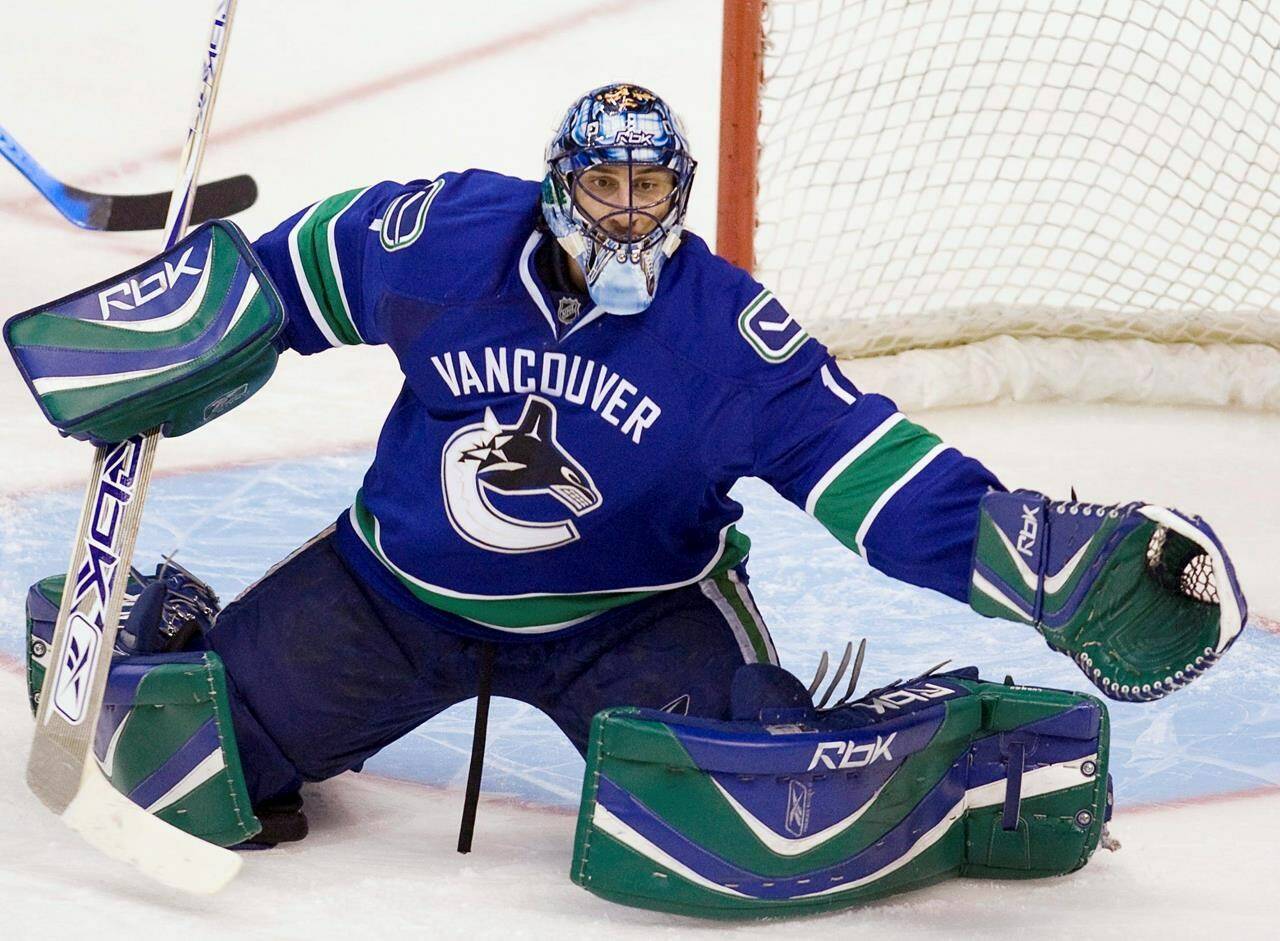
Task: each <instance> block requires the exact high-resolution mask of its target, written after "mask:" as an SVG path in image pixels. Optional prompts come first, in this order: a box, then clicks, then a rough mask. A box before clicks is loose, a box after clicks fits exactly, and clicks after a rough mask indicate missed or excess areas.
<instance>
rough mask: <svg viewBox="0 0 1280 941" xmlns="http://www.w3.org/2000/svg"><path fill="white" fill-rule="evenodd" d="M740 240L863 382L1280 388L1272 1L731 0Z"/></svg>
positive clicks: (1235, 394) (917, 389)
mask: <svg viewBox="0 0 1280 941" xmlns="http://www.w3.org/2000/svg"><path fill="white" fill-rule="evenodd" d="M722 97H723V106H722V107H723V110H722V128H721V180H720V205H719V220H718V226H719V229H718V248H719V249H720V250H721V253H722V254H726V255H727V256H729V257H730V258H731V259H732V260H734V261H736V262H738V263H739V264H744V265H746V266H748V267H752V266H753V267H754V270H755V272H756V274H757V277H759V278H760V279H761V280H762V281H764V282H765V283H766V284H768V285H769V286H770V287H772V288H773V290H774V291H775V293H776V294H777V295H778V297H779V298H780V299H781V300H782V301H783V303H784V304H786V305H787V306H788V308H789V309H790V310H791V311H792V312H793V313H794V314H796V316H797V317H798V319H799V320H800V321H801V322H802V323H804V324H805V326H806V327H808V329H809V330H810V332H812V333H814V334H815V335H817V336H818V337H819V338H820V339H822V340H823V341H824V342H826V343H827V344H828V346H829V347H830V348H831V349H832V351H833V352H834V353H835V354H836V355H837V356H839V357H841V359H842V361H851V362H847V363H846V368H847V370H848V371H849V373H850V375H852V376H853V377H854V379H855V381H857V382H858V383H859V384H861V385H863V386H865V387H867V388H882V389H884V390H886V391H888V392H889V393H890V394H893V395H895V397H897V398H898V399H899V401H900V404H902V405H904V406H906V407H922V406H932V405H954V404H964V403H967V402H981V401H992V400H997V399H1001V398H1013V399H1067V400H1074V401H1081V400H1104V399H1105V400H1121V401H1143V402H1162V403H1196V404H1219V405H1221V404H1234V405H1243V406H1246V407H1252V408H1266V409H1280V176H1278V174H1280V18H1278V17H1277V14H1276V13H1275V12H1270V11H1269V9H1268V4H1267V3H1266V2H1265V0H1259V2H1256V3H1250V2H1232V0H1212V2H1206V0H1128V2H1118V0H1094V2H1090V0H868V2H851V0H767V2H761V0H727V2H726V5H725V58H724V83H723V88H722Z"/></svg>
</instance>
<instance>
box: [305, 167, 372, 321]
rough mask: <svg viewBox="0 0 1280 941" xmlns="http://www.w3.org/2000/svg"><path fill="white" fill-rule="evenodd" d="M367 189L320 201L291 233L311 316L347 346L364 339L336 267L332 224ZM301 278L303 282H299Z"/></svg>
mask: <svg viewBox="0 0 1280 941" xmlns="http://www.w3.org/2000/svg"><path fill="white" fill-rule="evenodd" d="M367 191H368V187H365V188H363V189H353V190H347V191H346V192H345V193H339V194H337V195H336V196H330V197H329V198H328V199H325V200H322V201H321V202H320V203H318V204H317V205H316V206H315V208H314V209H313V210H312V211H311V212H310V213H308V214H307V217H306V218H305V219H304V220H303V221H302V222H301V224H299V226H298V227H297V228H296V229H295V230H294V232H293V236H292V237H293V238H294V239H295V242H296V245H295V247H296V250H297V259H296V260H297V261H298V262H299V263H301V266H302V272H301V275H300V276H299V285H298V287H299V288H301V289H302V291H303V296H304V299H306V300H307V301H308V306H310V301H311V300H312V299H314V301H315V308H316V310H313V311H312V316H313V317H314V316H315V313H316V311H318V312H319V314H320V315H321V316H322V317H323V318H324V322H325V325H326V326H328V328H329V330H330V331H332V334H333V337H334V338H336V339H337V340H338V342H339V343H343V344H348V345H351V344H358V343H363V342H364V339H363V338H362V337H361V336H360V331H359V330H358V329H357V328H356V324H355V319H354V318H353V317H352V314H351V307H350V304H349V302H348V300H347V296H346V292H345V290H344V285H343V282H342V274H341V271H340V269H339V268H338V260H337V251H336V248H335V243H334V233H335V231H336V230H335V228H334V227H335V226H336V225H337V223H338V219H339V218H340V217H341V216H342V214H343V213H344V212H346V210H347V209H349V208H350V207H351V206H352V205H353V204H354V203H355V202H356V200H358V199H359V198H360V197H361V196H362V195H363V194H364V193H366V192H367ZM295 274H298V272H296V271H295ZM304 279H305V282H306V283H305V284H303V283H302V281H303V280H304ZM308 294H310V297H307V295H308ZM317 326H319V324H317ZM321 332H324V331H323V330H322V331H321Z"/></svg>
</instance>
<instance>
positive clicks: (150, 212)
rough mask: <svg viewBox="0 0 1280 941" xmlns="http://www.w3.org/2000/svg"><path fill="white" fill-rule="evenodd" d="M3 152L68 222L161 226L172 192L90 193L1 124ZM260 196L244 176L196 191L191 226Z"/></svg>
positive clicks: (105, 227)
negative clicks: (42, 162)
mask: <svg viewBox="0 0 1280 941" xmlns="http://www.w3.org/2000/svg"><path fill="white" fill-rule="evenodd" d="M0 154H3V155H4V157H5V159H6V160H8V161H9V162H10V163H11V164H13V165H14V166H15V167H17V169H18V172H19V173H21V174H22V175H23V176H25V177H26V178H27V179H28V180H30V181H31V185H32V186H34V187H35V188H36V189H38V190H39V191H40V193H41V195H43V196H44V198H45V199H47V200H49V202H50V203H52V204H53V207H54V208H55V209H57V210H58V212H60V213H62V215H63V216H64V217H65V218H66V219H67V221H68V222H71V223H74V224H75V225H78V226H79V227H80V228H82V229H94V230H97V231H104V232H139V231H145V230H152V229H163V228H164V227H165V217H166V215H167V213H168V211H169V202H170V200H171V199H172V198H173V193H140V194H129V195H120V196H111V195H107V194H105V193H90V192H88V191H87V190H82V189H79V188H77V187H74V186H70V185H69V184H67V183H63V182H62V181H61V180H59V179H56V178H55V177H54V176H53V175H52V174H51V173H49V171H48V170H46V169H45V168H44V167H42V166H40V164H39V163H38V162H37V161H36V159H35V158H34V157H32V156H31V154H30V152H29V151H28V150H27V149H26V148H25V147H23V146H22V145H21V144H19V143H18V142H17V141H16V140H14V138H13V135H11V134H10V133H9V132H8V131H6V130H5V129H4V128H3V127H0ZM257 198H258V185H257V183H255V182H254V180H253V177H251V176H248V175H246V174H241V175H239V176H232V177H227V178H226V179H225V180H216V181H215V182H213V183H207V184H205V185H204V186H200V187H198V188H197V189H196V196H195V204H194V206H193V208H192V211H191V224H192V225H198V224H199V223H201V222H205V221H207V220H209V219H222V218H225V217H226V216H230V215H233V214H234V213H237V212H240V211H241V210H242V209H248V208H249V207H250V206H252V205H253V203H254V201H255V200H256V199H257Z"/></svg>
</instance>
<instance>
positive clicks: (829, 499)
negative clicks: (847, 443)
mask: <svg viewBox="0 0 1280 941" xmlns="http://www.w3.org/2000/svg"><path fill="white" fill-rule="evenodd" d="M942 447H943V446H942V442H941V441H940V440H939V438H938V436H937V435H935V434H933V433H932V432H929V431H927V430H926V429H924V428H922V427H920V426H919V425H917V424H915V423H914V422H909V421H906V420H898V421H896V422H894V423H893V424H892V425H890V426H889V427H888V429H887V430H886V431H885V432H884V433H883V434H882V435H881V436H880V437H879V439H878V440H876V441H875V442H874V443H873V444H872V445H871V446H870V447H868V448H866V449H865V450H863V451H862V452H861V453H860V454H858V455H857V457H855V458H854V460H852V461H851V462H849V464H848V465H847V466H846V467H845V468H844V470H842V471H841V472H840V473H839V474H838V475H837V476H836V477H835V478H834V479H832V480H831V481H830V482H829V483H828V484H827V485H826V488H825V489H824V490H823V491H822V492H821V493H819V494H817V495H816V499H815V498H813V497H811V498H810V501H809V503H810V505H811V506H812V507H813V510H812V513H813V516H814V517H815V518H816V519H817V520H818V522H820V523H822V525H823V526H825V527H826V528H827V529H828V530H829V531H830V532H831V534H832V535H834V536H835V537H836V538H837V539H839V540H840V542H842V543H843V544H844V545H846V546H848V547H849V548H850V549H852V550H854V551H855V552H858V553H860V554H861V553H862V541H863V539H864V538H865V536H866V532H867V530H868V529H869V527H870V524H871V523H872V522H874V518H875V515H877V514H878V513H879V511H880V510H881V508H882V507H883V504H884V502H887V500H886V501H882V500H881V498H882V497H885V496H886V495H889V496H891V495H892V493H893V492H896V490H897V489H898V488H899V487H901V486H902V484H904V483H906V481H907V480H910V479H911V478H912V477H914V476H915V475H916V474H918V473H919V472H920V471H921V470H923V469H924V467H925V466H927V464H928V462H929V461H931V460H932V459H933V458H934V457H936V456H937V454H938V453H940V451H941V450H942ZM854 451H858V448H854Z"/></svg>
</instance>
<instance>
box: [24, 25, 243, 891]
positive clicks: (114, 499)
mask: <svg viewBox="0 0 1280 941" xmlns="http://www.w3.org/2000/svg"><path fill="white" fill-rule="evenodd" d="M235 7H236V0H220V2H219V3H218V7H217V10H216V12H215V14H214V20H213V29H212V33H211V35H210V38H209V46H208V50H207V52H206V57H205V63H204V68H203V71H202V74H201V81H200V95H199V98H198V99H197V101H196V108H195V114H194V117H193V118H192V121H191V126H190V128H189V129H188V132H187V141H186V145H185V147H184V148H183V153H182V168H181V172H180V174H179V177H178V186H177V187H176V188H175V191H174V196H173V200H172V203H171V205H170V207H169V219H168V226H167V234H166V238H165V248H166V249H168V248H170V247H172V246H173V245H174V244H175V243H176V242H177V241H178V240H179V239H180V238H181V237H182V235H183V232H184V231H185V229H186V227H187V224H188V221H189V219H190V216H191V210H192V199H191V195H192V193H193V191H194V189H195V180H196V178H197V177H198V175H199V172H200V161H201V158H202V157H203V155H204V141H205V136H206V134H207V131H208V125H209V115H210V113H211V111H212V109H213V103H214V98H215V97H216V95H217V90H218V82H219V79H220V77H221V74H222V70H221V67H222V60H223V58H224V55H225V51H226V43H227V39H228V35H229V33H230V29H231V19H232V16H233V15H234V13H235ZM159 437H160V435H159V429H153V430H152V431H150V432H148V433H146V434H143V435H135V436H134V437H132V438H128V439H127V440H125V441H121V442H119V443H118V444H114V445H110V446H106V447H98V448H96V449H95V453H94V460H93V470H92V475H91V477H90V480H89V488H88V492H87V494H86V496H85V503H84V509H83V510H82V511H81V514H80V523H79V529H78V532H77V535H76V540H75V544H74V546H73V547H72V552H71V562H70V565H69V566H68V568H67V573H68V582H69V584H68V590H67V591H65V592H64V593H63V598H62V606H61V608H60V609H59V611H58V622H57V626H56V628H55V630H54V636H53V643H52V646H51V649H52V657H53V659H52V660H51V662H50V667H49V671H48V673H47V674H46V675H45V680H44V686H43V687H42V689H41V691H40V705H39V709H38V710H37V713H36V730H35V735H34V737H33V739H32V742H31V756H30V758H29V759H28V762H27V784H28V786H29V787H30V788H31V790H32V792H34V793H35V795H36V796H37V797H39V798H40V800H41V801H42V802H43V803H44V804H45V806H47V807H48V808H49V809H50V810H52V811H53V812H54V813H56V814H59V815H61V817H62V819H63V821H64V822H65V823H66V824H67V825H68V826H70V827H71V828H72V829H73V830H75V831H76V832H78V833H80V834H81V836H83V837H84V838H85V839H86V840H87V841H88V842H90V843H91V844H93V845H94V846H96V847H97V848H98V849H100V850H102V851H103V852H104V853H106V854H107V855H109V856H111V857H113V858H115V859H120V860H122V861H124V862H127V863H130V864H131V865H133V866H136V867H137V868H138V869H140V870H141V871H142V872H143V873H145V874H146V875H148V876H151V877H152V878H154V879H157V880H158V881H160V882H162V883H164V884H165V885H168V886H172V887H174V888H178V889H185V890H188V891H192V892H199V893H211V892H216V891H218V890H219V889H220V888H222V887H223V886H224V885H226V883H227V882H229V881H230V880H231V879H232V878H233V877H234V876H235V874H236V872H237V871H238V870H239V868H240V859H239V857H237V856H236V854H235V853H232V852H230V851H228V850H225V849H222V848H221V847H218V846H214V845H213V844H211V843H206V842H204V841H203V840H200V839H199V838H197V837H194V836H189V835H188V834H186V833H183V832H182V831H180V830H178V829H176V828H175V827H171V826H169V825H168V824H167V823H165V822H163V821H162V820H160V819H159V818H158V817H154V816H152V815H151V814H149V813H147V812H146V811H145V810H143V809H142V808H141V807H139V806H137V805H136V804H134V803H133V802H132V801H130V800H129V799H128V798H127V797H125V796H124V795H123V794H120V793H119V792H118V791H116V790H115V789H114V788H113V787H112V785H111V783H110V782H109V781H108V780H107V779H106V777H105V776H104V775H103V773H102V771H101V770H100V769H99V767H98V763H97V760H96V758H95V757H94V755H93V753H92V743H93V736H94V732H95V730H96V729H97V725H98V718H99V715H100V713H101V711H102V699H103V692H104V689H105V687H106V682H107V671H108V668H109V666H110V662H111V654H112V649H113V647H114V644H115V637H116V632H117V631H118V629H119V626H120V608H121V603H122V602H123V600H124V591H125V586H126V583H127V581H128V576H129V565H130V562H131V560H132V557H133V549H134V545H135V544H136V542H137V536H138V526H139V523H140V522H141V518H142V506H143V501H144V500H145V499H146V494H147V486H148V484H149V483H150V478H151V468H152V464H153V462H154V460H155V453H156V445H157V442H158V440H159Z"/></svg>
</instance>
